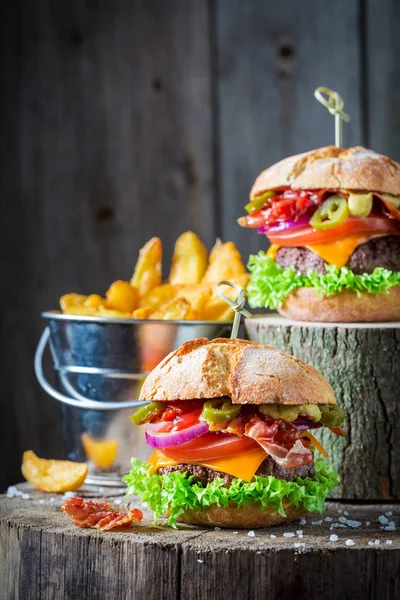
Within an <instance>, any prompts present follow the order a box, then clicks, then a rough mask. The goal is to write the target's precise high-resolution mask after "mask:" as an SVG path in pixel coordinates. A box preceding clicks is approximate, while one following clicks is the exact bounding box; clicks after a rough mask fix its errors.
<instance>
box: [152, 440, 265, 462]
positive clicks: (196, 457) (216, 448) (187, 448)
mask: <svg viewBox="0 0 400 600" xmlns="http://www.w3.org/2000/svg"><path fill="white" fill-rule="evenodd" d="M258 447H259V445H258V444H257V442H255V441H254V440H252V439H250V438H246V437H237V436H236V435H230V434H226V433H206V434H204V435H201V436H200V437H198V438H195V439H194V440H190V442H186V443H185V444H180V445H179V446H169V447H167V448H163V450H162V451H163V454H165V455H166V456H169V458H173V459H174V460H179V461H182V462H189V463H192V462H199V461H202V460H205V459H212V458H222V457H223V456H232V455H233V454H235V453H236V452H245V451H246V450H253V449H254V448H258Z"/></svg>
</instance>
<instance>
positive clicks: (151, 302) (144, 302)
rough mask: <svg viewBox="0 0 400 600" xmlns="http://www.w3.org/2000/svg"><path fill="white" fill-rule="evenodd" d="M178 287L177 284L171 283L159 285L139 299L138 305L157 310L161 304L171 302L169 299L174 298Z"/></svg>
mask: <svg viewBox="0 0 400 600" xmlns="http://www.w3.org/2000/svg"><path fill="white" fill-rule="evenodd" d="M179 289H180V288H179V286H176V285H171V284H170V283H164V284H163V285H159V286H157V287H155V288H153V289H152V290H150V291H149V292H148V293H147V294H145V295H144V296H143V297H142V298H141V299H140V307H141V308H150V309H151V311H154V310H157V309H158V308H160V307H161V306H162V305H163V304H167V302H171V300H173V299H174V298H176V297H177V295H178V293H179Z"/></svg>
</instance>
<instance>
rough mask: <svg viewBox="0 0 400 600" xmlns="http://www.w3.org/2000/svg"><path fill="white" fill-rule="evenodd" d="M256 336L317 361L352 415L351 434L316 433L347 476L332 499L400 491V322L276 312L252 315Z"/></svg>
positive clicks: (250, 333) (250, 329) (249, 322)
mask: <svg viewBox="0 0 400 600" xmlns="http://www.w3.org/2000/svg"><path fill="white" fill-rule="evenodd" d="M245 328H246V332H247V337H248V338H249V339H250V340H254V341H257V342H261V343H263V344H269V345H272V346H277V347H278V348H279V349H280V350H285V351H286V352H289V353H290V354H293V355H294V356H297V357H298V358H300V359H301V360H304V361H305V362H307V363H310V364H311V365H313V366H314V367H315V368H316V369H318V370H319V371H320V372H321V373H322V374H323V375H324V376H325V377H326V379H327V380H328V381H329V383H330V384H331V385H332V387H333V389H334V390H335V394H336V398H337V401H338V404H339V405H340V406H341V407H342V408H344V409H345V410H346V412H347V414H348V420H347V430H348V435H347V438H339V437H337V436H336V435H334V434H332V433H331V432H330V431H329V430H325V429H324V430H321V431H318V432H317V437H319V439H320V440H321V441H322V442H323V445H324V446H325V448H326V450H327V451H328V454H329V461H330V462H331V463H332V464H333V465H334V466H335V468H336V469H337V470H338V471H339V473H340V475H341V484H340V486H339V487H338V488H336V490H335V491H334V492H333V493H332V496H333V497H337V498H342V499H357V500H377V499H378V500H380V499H386V500H387V499H395V498H397V499H398V498H399V497H400V367H399V358H400V323H377V324H375V323H311V322H307V323H303V322H299V321H292V320H289V319H286V318H284V317H280V316H278V315H277V314H276V313H275V314H274V313H272V314H269V315H264V316H263V317H256V318H253V319H246V321H245Z"/></svg>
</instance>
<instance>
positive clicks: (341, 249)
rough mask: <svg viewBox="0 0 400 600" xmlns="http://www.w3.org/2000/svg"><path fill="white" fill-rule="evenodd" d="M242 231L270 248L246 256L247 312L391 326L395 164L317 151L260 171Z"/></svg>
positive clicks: (396, 249) (398, 285) (396, 276)
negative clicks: (247, 230) (255, 310)
mask: <svg viewBox="0 0 400 600" xmlns="http://www.w3.org/2000/svg"><path fill="white" fill-rule="evenodd" d="M246 211H247V213H248V214H247V215H246V216H244V217H241V218H240V219H239V224H240V225H241V226H243V227H249V228H255V229H258V232H259V233H261V234H264V235H266V237H267V239H268V240H269V242H270V243H271V246H270V248H269V250H268V252H267V253H266V254H265V253H263V252H260V253H259V254H258V255H257V256H251V257H250V262H249V269H250V271H251V280H250V283H249V287H248V296H249V303H250V306H252V307H253V308H256V307H265V308H272V309H275V308H277V309H278V310H279V312H280V313H282V314H283V315H285V316H287V317H290V318H293V319H298V320H310V321H331V322H333V321H347V322H351V321H390V320H400V165H399V164H398V163H396V162H394V161H393V160H391V159H390V158H388V157H386V156H382V155H381V154H377V153H376V152H373V151H372V150H367V149H366V148H362V147H361V146H356V147H354V148H349V149H343V148H337V147H336V146H327V147H325V148H320V149H318V150H312V151H311V152H306V153H304V154H299V155H296V156H291V157H289V158H286V159H284V160H282V161H280V162H278V163H277V164H276V165H273V166H272V167H270V168H269V169H266V170H265V171H263V172H262V173H261V174H260V175H259V176H258V178H257V179H256V182H255V183H254V185H253V188H252V190H251V193H250V203H249V204H247V206H246Z"/></svg>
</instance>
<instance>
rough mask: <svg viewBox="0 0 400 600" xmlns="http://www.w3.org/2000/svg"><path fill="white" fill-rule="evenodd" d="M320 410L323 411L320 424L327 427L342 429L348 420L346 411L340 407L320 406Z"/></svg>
mask: <svg viewBox="0 0 400 600" xmlns="http://www.w3.org/2000/svg"><path fill="white" fill-rule="evenodd" d="M319 410H320V411H321V419H320V422H321V423H322V425H326V426H327V427H340V426H341V424H342V423H343V421H344V420H345V418H346V413H345V411H344V410H342V409H341V408H339V407H338V406H325V405H321V404H320V405H319Z"/></svg>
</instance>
